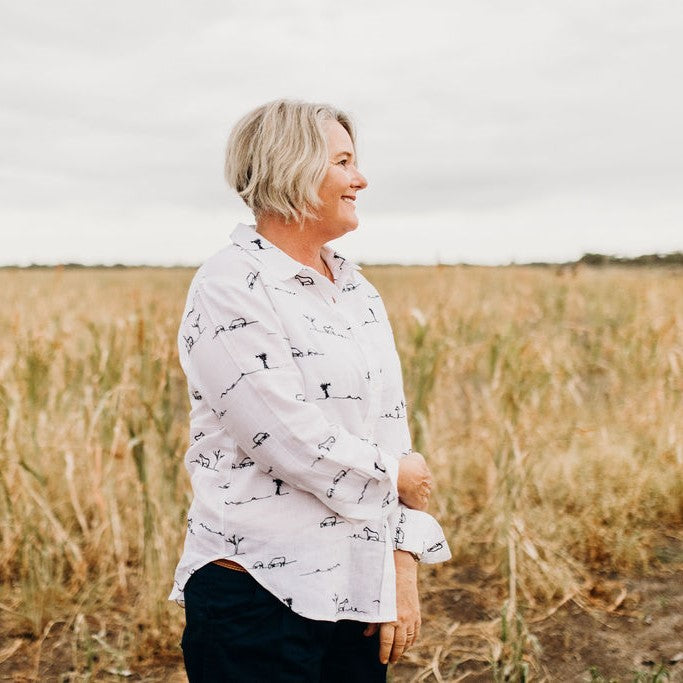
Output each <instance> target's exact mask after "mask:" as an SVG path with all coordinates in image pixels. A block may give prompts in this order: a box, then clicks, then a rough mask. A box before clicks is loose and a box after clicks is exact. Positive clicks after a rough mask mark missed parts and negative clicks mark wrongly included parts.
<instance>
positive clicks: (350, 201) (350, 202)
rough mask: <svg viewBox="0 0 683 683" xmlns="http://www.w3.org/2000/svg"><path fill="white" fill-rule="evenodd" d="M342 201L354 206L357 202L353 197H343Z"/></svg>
mask: <svg viewBox="0 0 683 683" xmlns="http://www.w3.org/2000/svg"><path fill="white" fill-rule="evenodd" d="M342 200H343V201H345V202H348V203H349V204H353V203H354V202H355V201H356V200H355V199H354V198H353V197H342Z"/></svg>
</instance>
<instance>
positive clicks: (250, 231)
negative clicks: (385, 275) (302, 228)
mask: <svg viewBox="0 0 683 683" xmlns="http://www.w3.org/2000/svg"><path fill="white" fill-rule="evenodd" d="M230 239H231V240H232V241H233V243H234V244H236V245H237V246H238V247H240V248H241V249H244V250H245V251H248V252H249V253H250V254H251V255H252V256H253V257H254V258H255V259H256V260H257V261H260V262H261V263H262V264H263V265H264V267H266V268H267V269H268V270H269V271H270V272H271V273H272V274H273V275H275V277H277V278H278V279H280V280H282V281H284V280H289V279H290V278H293V277H294V276H295V275H298V274H299V273H300V272H301V271H302V270H303V271H305V270H313V269H312V268H311V267H310V266H305V265H304V264H303V263H299V261H297V260H295V259H293V258H292V257H291V256H289V255H288V254H285V252H284V251H282V249H279V248H278V247H276V246H275V245H274V244H272V243H271V242H269V241H268V240H267V239H266V238H265V237H262V236H261V235H259V234H258V233H257V232H256V227H255V226H253V225H245V224H244V223H239V224H238V225H237V227H236V228H235V229H234V230H233V232H232V234H231V235H230ZM322 256H323V258H324V259H325V263H327V265H328V267H329V269H330V270H331V271H332V275H333V276H334V279H335V281H336V282H337V284H342V285H343V284H346V282H348V281H350V280H353V279H354V273H355V272H356V271H358V270H361V267H360V266H359V265H358V264H356V263H354V262H353V261H349V260H348V259H346V258H344V257H343V256H342V255H341V254H339V253H338V252H336V251H335V250H334V249H332V247H328V246H327V245H325V246H324V247H323V248H322Z"/></svg>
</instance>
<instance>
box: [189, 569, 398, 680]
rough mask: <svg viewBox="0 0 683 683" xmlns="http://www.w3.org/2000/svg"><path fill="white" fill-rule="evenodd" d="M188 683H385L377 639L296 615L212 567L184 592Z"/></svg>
mask: <svg viewBox="0 0 683 683" xmlns="http://www.w3.org/2000/svg"><path fill="white" fill-rule="evenodd" d="M185 618H186V626H185V631H184V632H183V640H182V648H183V656H184V659H185V669H186V670H187V676H188V678H189V681H190V683H223V682H224V681H225V682H229V681H235V682H237V681H239V682H240V683H246V682H250V683H257V682H258V683H271V682H273V683H275V682H282V683H285V682H287V683H290V682H291V683H294V682H296V683H337V682H339V683H342V682H343V683H353V682H354V681H358V683H361V682H362V683H385V681H386V672H387V667H386V665H384V664H381V663H380V661H379V635H378V634H377V633H376V634H375V635H374V636H371V637H366V636H364V635H363V630H364V629H365V624H364V623H362V622H358V621H350V620H343V621H338V622H336V623H335V622H331V621H314V620H312V619H306V618H305V617H302V616H300V615H298V614H296V613H294V612H292V610H291V609H289V607H287V605H285V604H284V603H283V602H281V601H280V600H278V599H277V598H276V597H274V596H273V595H271V594H270V593H269V592H268V591H267V590H265V589H264V588H262V587H261V586H260V585H259V584H258V582H257V581H255V580H254V579H252V578H251V576H250V575H249V574H246V573H243V572H238V571H234V570H232V569H227V568H225V567H220V566H219V565H216V564H207V565H205V566H204V567H202V568H201V569H199V570H198V571H196V572H195V573H194V574H193V575H192V576H191V577H190V579H189V581H188V582H187V585H186V586H185Z"/></svg>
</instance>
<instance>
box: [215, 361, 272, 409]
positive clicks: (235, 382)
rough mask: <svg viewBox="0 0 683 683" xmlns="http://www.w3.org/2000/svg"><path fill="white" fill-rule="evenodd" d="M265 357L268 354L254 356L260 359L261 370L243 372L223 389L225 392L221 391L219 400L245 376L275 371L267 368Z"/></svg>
mask: <svg viewBox="0 0 683 683" xmlns="http://www.w3.org/2000/svg"><path fill="white" fill-rule="evenodd" d="M267 356H268V354H265V353H260V354H258V355H256V356H254V358H260V359H261V362H262V363H263V367H262V368H256V370H250V371H249V372H243V373H242V374H241V375H240V376H239V377H238V378H237V379H236V380H235V381H234V382H233V383H232V384H231V385H230V386H229V387H227V388H226V389H225V391H223V392H222V393H221V398H223V397H225V396H227V395H228V394H229V393H230V392H231V391H232V390H233V389H234V388H235V387H236V386H237V385H238V384H239V383H240V382H241V381H242V380H243V379H244V378H245V377H246V376H247V375H253V374H254V373H256V372H263V371H264V370H277V367H273V368H271V367H268V363H267V360H266V359H267Z"/></svg>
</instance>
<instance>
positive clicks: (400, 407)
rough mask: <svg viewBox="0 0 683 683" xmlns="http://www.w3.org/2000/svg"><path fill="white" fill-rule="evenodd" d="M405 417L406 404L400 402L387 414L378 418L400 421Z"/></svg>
mask: <svg viewBox="0 0 683 683" xmlns="http://www.w3.org/2000/svg"><path fill="white" fill-rule="evenodd" d="M405 416H406V404H405V401H401V402H400V403H399V404H397V405H395V406H394V407H393V409H392V410H390V411H389V412H388V413H384V414H383V415H380V417H385V418H390V419H392V420H402V419H403V418H404V417H405Z"/></svg>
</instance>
